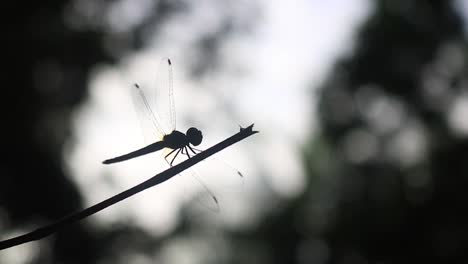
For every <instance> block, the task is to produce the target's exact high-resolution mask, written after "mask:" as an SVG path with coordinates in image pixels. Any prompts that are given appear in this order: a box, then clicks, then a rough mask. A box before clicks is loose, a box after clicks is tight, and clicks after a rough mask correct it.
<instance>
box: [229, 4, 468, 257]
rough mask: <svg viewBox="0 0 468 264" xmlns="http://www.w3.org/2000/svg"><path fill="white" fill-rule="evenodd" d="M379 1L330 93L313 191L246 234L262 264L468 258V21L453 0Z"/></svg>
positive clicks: (315, 151) (317, 141)
mask: <svg viewBox="0 0 468 264" xmlns="http://www.w3.org/2000/svg"><path fill="white" fill-rule="evenodd" d="M373 3H374V5H375V11H374V14H373V15H372V16H371V18H370V19H369V20H368V21H367V23H366V24H365V25H364V26H363V27H362V29H361V30H360V33H359V34H358V38H357V42H356V43H355V49H354V52H352V53H351V54H350V55H349V57H347V58H344V59H341V60H340V61H339V62H337V63H336V66H335V67H334V69H333V71H332V72H331V75H330V76H329V78H328V80H327V81H326V82H325V83H324V84H323V86H322V88H321V89H320V93H321V97H320V98H321V99H320V103H319V113H320V120H321V131H320V135H319V136H318V137H314V138H313V139H311V143H310V145H309V146H308V147H307V148H306V149H305V152H304V154H305V155H304V156H305V161H304V162H305V164H306V170H307V172H308V175H309V178H308V180H309V182H308V186H307V189H306V191H305V193H304V194H303V195H302V196H301V197H299V198H298V199H297V200H295V201H294V202H293V203H288V204H284V205H279V206H278V207H277V208H278V211H277V212H275V213H274V214H273V215H269V216H266V217H265V218H264V222H263V223H261V224H259V226H261V228H260V229H258V230H255V231H254V232H246V233H243V234H239V233H237V234H235V235H234V241H235V245H237V251H236V252H243V250H244V252H245V251H246V250H249V249H250V251H249V252H250V253H251V254H252V255H253V257H252V259H254V258H255V259H256V260H259V261H255V263H464V262H466V261H467V259H468V256H467V253H466V252H468V243H467V242H468V241H467V238H468V216H467V214H466V213H465V211H466V204H468V196H466V195H465V193H466V189H467V188H468V177H467V175H468V174H467V173H468V165H467V164H468V163H467V162H466V160H467V158H468V148H467V147H468V141H467V136H468V129H467V125H466V124H467V122H468V121H467V120H468V119H466V116H464V115H463V114H466V113H467V112H468V111H466V110H465V111H463V109H467V108H466V107H468V100H467V88H468V87H467V80H466V76H467V67H466V62H467V54H468V53H467V49H466V42H465V39H464V38H465V37H464V35H463V27H462V22H461V20H460V18H459V15H458V14H457V13H456V11H455V9H454V6H453V4H454V2H453V1H446V0H433V1H418V0H409V1H408V0H397V1H394V0H379V1H374V2H373ZM350 45H351V44H350ZM463 107H465V108H463ZM252 241H255V242H252ZM244 243H245V244H247V245H249V246H247V248H245V247H243V246H242V244H244ZM251 244H253V245H251ZM239 255H242V254H239ZM233 263H234V262H233Z"/></svg>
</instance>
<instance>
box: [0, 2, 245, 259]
mask: <svg viewBox="0 0 468 264" xmlns="http://www.w3.org/2000/svg"><path fill="white" fill-rule="evenodd" d="M231 4H232V3H231ZM195 7H196V5H195V4H194V3H192V2H191V1H124V0H122V1H101V0H98V1H94V0H70V1H58V0H49V1H40V2H31V3H29V2H28V3H25V2H18V3H16V2H15V3H13V2H11V1H10V2H8V3H5V5H3V8H2V11H3V12H4V13H5V14H9V16H4V19H3V20H5V22H4V23H2V29H3V30H2V34H3V37H2V42H3V44H4V45H3V47H4V50H3V51H4V56H3V59H2V62H3V69H4V70H3V74H2V76H3V78H2V87H3V92H2V98H3V102H2V104H1V111H2V114H3V118H2V129H1V139H2V159H1V161H0V164H1V168H2V176H1V177H0V234H1V235H2V238H6V237H10V236H12V235H15V234H18V233H10V232H13V231H16V232H19V233H23V232H27V231H30V230H31V229H33V228H37V227H39V226H40V225H43V224H46V223H50V222H51V221H55V220H57V219H59V218H60V217H62V216H64V215H66V214H68V213H71V212H73V211H76V210H79V209H81V208H82V207H83V202H82V199H81V195H80V193H79V190H78V189H77V188H76V186H75V185H74V183H73V182H72V181H71V179H70V175H68V172H67V171H66V169H65V168H64V167H63V160H62V151H63V145H64V143H65V141H66V140H67V139H70V138H72V137H73V135H72V134H71V130H70V118H71V113H72V111H73V109H74V108H75V107H76V106H78V105H79V104H80V103H81V102H82V101H83V100H84V99H85V98H86V96H87V90H86V89H87V82H88V74H89V73H90V71H91V70H92V69H93V67H94V66H96V65H98V64H100V63H108V64H110V63H115V62H118V61H119V60H120V59H122V58H123V57H124V56H125V55H127V54H129V53H130V52H132V51H135V50H137V49H139V48H142V47H144V46H146V45H149V43H150V42H152V43H154V42H157V39H156V40H150V39H148V38H149V37H150V36H157V35H158V34H157V33H158V30H160V28H161V26H162V25H163V24H164V23H165V22H167V21H168V20H170V19H171V18H173V17H174V16H177V15H180V16H183V15H184V14H185V13H186V12H188V11H189V10H191V9H193V8H195ZM217 8H218V9H219V10H216V9H215V10H213V12H214V14H217V13H216V12H218V11H219V12H221V11H223V10H230V7H229V2H223V3H219V5H217ZM140 9H141V10H140ZM233 21H234V20H233V19H232V17H229V16H226V17H225V19H224V23H221V25H223V26H221V27H220V28H219V29H218V30H216V31H214V32H212V34H211V35H207V34H204V35H200V36H199V38H197V39H195V40H194V46H195V48H194V49H192V51H193V52H194V53H197V54H202V55H200V56H206V55H207V54H208V53H207V50H210V51H212V53H210V54H212V56H211V57H207V58H205V59H204V60H200V61H203V62H205V64H201V63H199V64H197V65H194V67H193V69H194V70H193V71H194V73H199V74H202V73H203V72H204V71H205V70H206V69H208V68H209V67H210V66H209V65H215V64H216V63H215V61H216V56H215V55H216V52H215V51H216V49H217V47H218V44H217V43H219V42H220V41H222V39H223V37H226V36H229V34H230V33H232V32H236V31H244V30H246V29H247V28H248V26H249V21H247V20H245V24H243V25H237V24H235V23H234V22H233ZM206 47H209V48H206ZM195 51H197V52H195ZM162 241H164V238H159V239H155V238H154V237H152V236H151V235H149V234H146V233H144V232H143V231H141V230H139V229H138V228H136V227H134V226H132V225H131V223H125V224H122V225H121V226H112V227H109V228H108V229H106V230H101V229H99V228H97V227H94V226H91V225H90V224H89V223H88V222H86V221H85V222H83V223H80V224H76V225H73V226H71V227H68V228H66V229H65V230H63V231H62V232H59V233H57V234H56V235H54V236H52V238H49V239H44V240H42V241H41V242H40V243H38V244H33V243H30V244H28V247H29V246H31V247H33V248H35V249H34V250H32V251H31V252H29V253H28V254H31V256H30V258H29V260H28V258H26V257H25V256H22V260H21V261H24V259H25V258H26V260H27V261H29V262H30V263H97V262H98V261H107V262H103V263H129V262H132V261H133V260H134V259H138V258H140V257H141V258H144V256H145V254H151V255H152V254H154V252H157V248H158V247H159V246H160V245H161V244H160V242H162ZM36 247H37V248H36ZM3 253H4V252H0V254H3ZM0 259H3V258H0ZM15 261H20V259H16V260H15Z"/></svg>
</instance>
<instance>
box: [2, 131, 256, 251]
mask: <svg viewBox="0 0 468 264" xmlns="http://www.w3.org/2000/svg"><path fill="white" fill-rule="evenodd" d="M255 133H258V131H254V130H253V124H252V125H250V126H248V127H246V128H242V127H241V129H240V131H239V132H238V133H237V134H235V135H233V136H231V137H229V138H227V139H225V140H224V141H222V142H220V143H218V144H216V145H214V146H212V147H211V148H209V149H207V150H205V151H203V152H201V153H199V154H197V155H195V156H193V157H192V158H190V159H187V160H185V161H183V162H181V163H179V164H177V165H176V166H174V167H171V168H169V169H167V170H165V171H163V172H161V173H159V174H157V175H155V176H153V177H151V178H150V179H148V180H146V181H144V182H142V183H140V184H138V185H136V186H134V187H132V188H130V189H128V190H125V191H123V192H121V193H119V194H117V195H115V196H112V197H110V198H108V199H107V200H104V201H102V202H100V203H97V204H95V205H93V206H91V207H88V208H86V209H84V210H82V211H79V212H76V213H73V214H70V215H68V216H65V217H63V218H62V219H60V220H58V221H57V222H55V223H52V224H50V225H47V226H44V227H41V228H38V229H36V230H34V231H32V232H29V233H26V234H24V235H20V236H17V237H13V238H10V239H7V240H3V241H0V250H2V249H6V248H10V247H14V246H17V245H20V244H24V243H27V242H30V241H34V240H39V239H41V238H44V237H46V236H48V235H51V234H53V233H55V232H57V231H58V230H60V229H62V228H64V227H66V226H67V225H70V224H72V223H75V222H77V221H80V220H82V219H84V218H86V217H88V216H90V215H93V214H95V213H97V212H99V211H101V210H103V209H105V208H107V207H109V206H111V205H113V204H115V203H118V202H120V201H122V200H124V199H127V198H128V197H130V196H132V195H135V194H137V193H139V192H141V191H143V190H146V189H148V188H150V187H153V186H156V185H158V184H160V183H163V182H165V181H167V180H169V179H170V178H172V177H174V176H175V175H178V174H179V173H181V172H182V171H184V170H186V169H188V168H190V167H191V166H193V165H195V164H197V163H198V162H200V161H202V160H204V159H206V158H208V157H209V156H211V155H213V154H215V153H217V152H219V151H221V150H223V149H225V148H227V147H229V146H231V145H232V144H235V143H237V142H239V141H241V140H243V139H245V138H247V137H249V136H251V135H253V134H255Z"/></svg>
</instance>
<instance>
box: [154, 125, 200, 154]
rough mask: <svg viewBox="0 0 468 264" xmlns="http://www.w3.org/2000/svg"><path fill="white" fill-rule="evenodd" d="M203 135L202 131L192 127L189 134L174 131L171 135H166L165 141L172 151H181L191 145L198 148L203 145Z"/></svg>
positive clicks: (188, 131)
mask: <svg viewBox="0 0 468 264" xmlns="http://www.w3.org/2000/svg"><path fill="white" fill-rule="evenodd" d="M202 139H203V135H202V133H201V131H200V130H198V129H196V128H194V127H191V128H189V129H188V130H187V133H186V134H184V133H182V132H180V131H178V130H174V131H172V132H171V133H170V134H168V135H165V136H164V138H163V141H164V142H165V143H166V146H167V147H168V148H171V149H179V148H183V147H185V146H188V145H189V144H192V145H194V146H197V145H199V144H200V143H201V141H202Z"/></svg>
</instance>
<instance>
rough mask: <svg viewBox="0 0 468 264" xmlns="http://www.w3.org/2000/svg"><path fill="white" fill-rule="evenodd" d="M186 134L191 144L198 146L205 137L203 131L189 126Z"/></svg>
mask: <svg viewBox="0 0 468 264" xmlns="http://www.w3.org/2000/svg"><path fill="white" fill-rule="evenodd" d="M186 135H187V137H188V140H189V142H190V144H192V145H194V146H198V145H200V143H201V142H202V139H203V135H202V132H201V131H200V130H198V129H196V128H194V127H191V128H189V129H188V130H187V133H186Z"/></svg>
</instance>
